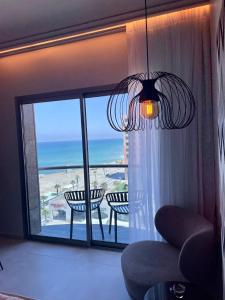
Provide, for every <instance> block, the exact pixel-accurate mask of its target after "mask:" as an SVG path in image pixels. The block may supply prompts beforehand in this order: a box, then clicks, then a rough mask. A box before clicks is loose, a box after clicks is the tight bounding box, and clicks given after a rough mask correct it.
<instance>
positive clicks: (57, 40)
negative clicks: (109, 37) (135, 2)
mask: <svg viewBox="0 0 225 300" xmlns="http://www.w3.org/2000/svg"><path fill="white" fill-rule="evenodd" d="M196 9H207V10H209V9H210V5H209V4H203V5H200V6H197V7H193V8H186V9H182V10H178V11H175V12H169V13H167V14H163V13H162V14H160V15H158V16H152V17H151V19H152V20H154V19H157V18H165V17H166V16H167V15H174V16H176V15H177V16H179V12H182V11H189V12H190V13H191V12H192V11H193V10H196ZM141 20H143V19H141ZM128 23H130V22H127V23H124V24H120V25H115V26H110V27H106V28H102V29H96V30H91V31H87V32H82V33H77V34H72V35H68V36H64V37H58V38H54V39H49V40H45V41H42V42H37V43H33V44H26V45H24V46H18V47H14V48H8V49H5V50H0V57H1V56H7V55H10V54H16V53H21V52H26V50H27V51H31V50H37V49H40V48H42V46H43V48H45V47H48V46H57V45H58V44H57V43H59V45H60V42H67V41H68V42H70V41H71V42H72V41H73V40H75V39H77V38H82V37H88V36H91V35H95V34H98V33H100V34H101V33H102V34H104V33H110V31H113V30H117V29H118V30H120V29H123V28H126V25H127V24H128Z"/></svg>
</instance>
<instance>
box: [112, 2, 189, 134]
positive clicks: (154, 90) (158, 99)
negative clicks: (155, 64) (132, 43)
mask: <svg viewBox="0 0 225 300" xmlns="http://www.w3.org/2000/svg"><path fill="white" fill-rule="evenodd" d="M145 26H146V62H147V73H139V74H134V75H131V76H128V77H127V78H125V79H123V80H122V81H121V82H120V83H119V84H118V85H117V86H116V87H115V89H114V90H113V91H112V94H111V95H110V98H109V101H108V106H107V118H108V121H109V124H110V125H111V127H112V128H113V129H114V130H117V131H120V132H122V131H125V132H128V131H134V130H144V129H145V128H146V127H147V126H149V127H150V128H151V127H152V126H154V127H155V128H161V129H182V128H185V127H187V126H188V125H189V124H190V123H191V122H192V120H193V118H194V115H195V100H194V96H193V94H192V92H191V90H190V88H189V87H188V85H187V84H186V83H185V82H184V81H183V80H182V79H181V78H180V77H178V76H176V75H175V74H172V73H168V72H163V71H158V72H150V71H149V49H148V48H149V46H148V43H149V42H148V16H147V0H145Z"/></svg>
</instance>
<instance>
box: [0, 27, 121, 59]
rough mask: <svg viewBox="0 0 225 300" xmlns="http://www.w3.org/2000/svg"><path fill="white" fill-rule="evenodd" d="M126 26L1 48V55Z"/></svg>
mask: <svg viewBox="0 0 225 300" xmlns="http://www.w3.org/2000/svg"><path fill="white" fill-rule="evenodd" d="M125 26H126V24H120V25H116V26H111V27H107V28H104V29H96V30H91V31H87V32H83V33H77V34H73V35H69V36H64V37H60V38H55V39H51V40H47V41H43V42H38V43H34V44H28V45H24V46H19V47H15V48H10V49H6V50H0V55H3V54H14V53H15V52H19V51H22V50H32V49H33V48H36V47H41V46H50V45H51V44H55V43H58V42H64V41H65V42H66V41H70V40H72V39H76V38H81V37H86V36H89V35H94V34H97V33H105V32H108V31H111V30H116V29H122V28H123V27H125ZM34 50H35V49H34Z"/></svg>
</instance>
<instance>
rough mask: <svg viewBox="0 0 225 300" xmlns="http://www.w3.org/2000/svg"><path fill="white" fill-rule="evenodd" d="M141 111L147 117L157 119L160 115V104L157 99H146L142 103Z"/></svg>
mask: <svg viewBox="0 0 225 300" xmlns="http://www.w3.org/2000/svg"><path fill="white" fill-rule="evenodd" d="M140 113H141V116H142V117H143V118H145V119H150V120H152V119H155V118H156V117H157V116H158V115H159V106H158V103H157V102H156V101H152V100H145V101H143V102H142V103H140Z"/></svg>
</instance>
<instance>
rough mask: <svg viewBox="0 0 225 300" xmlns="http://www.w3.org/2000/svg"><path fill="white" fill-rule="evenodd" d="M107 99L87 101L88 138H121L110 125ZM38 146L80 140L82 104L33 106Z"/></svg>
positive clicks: (59, 102) (76, 101)
mask: <svg viewBox="0 0 225 300" xmlns="http://www.w3.org/2000/svg"><path fill="white" fill-rule="evenodd" d="M108 98H109V97H108V96H107V97H106V96H104V97H102V96H101V97H95V98H87V99H86V109H87V126H88V138H89V139H90V140H93V139H106V138H122V135H121V133H118V132H116V131H114V130H113V129H112V128H111V127H110V125H109V124H108V121H107V116H106V109H107V102H108ZM34 114H35V126H36V136H37V141H38V142H51V141H71V140H81V124H80V101H79V100H78V99H74V100H62V101H52V102H45V103H37V104H35V105H34Z"/></svg>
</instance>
